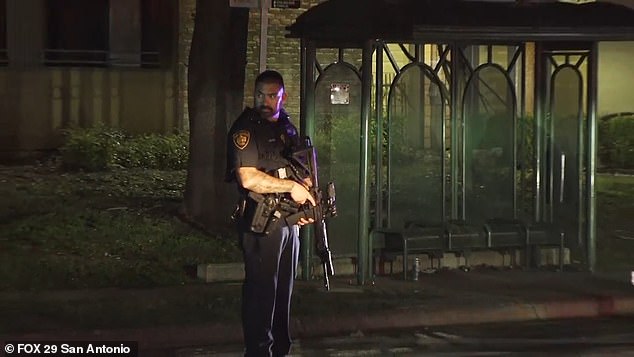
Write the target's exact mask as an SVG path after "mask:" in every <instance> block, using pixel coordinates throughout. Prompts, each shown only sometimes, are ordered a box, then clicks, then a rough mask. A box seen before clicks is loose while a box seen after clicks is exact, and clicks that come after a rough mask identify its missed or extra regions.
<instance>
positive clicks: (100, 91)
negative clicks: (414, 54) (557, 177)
mask: <svg viewBox="0 0 634 357" xmlns="http://www.w3.org/2000/svg"><path fill="white" fill-rule="evenodd" d="M214 1H220V0H214ZM227 1H228V0H227ZM322 1H324V0H301V2H300V4H301V6H300V8H298V9H277V8H273V9H271V10H270V12H269V21H268V22H269V25H268V40H267V42H268V56H267V67H268V68H272V69H277V70H279V71H280V72H281V73H282V74H283V75H284V77H285V80H286V85H287V89H288V92H289V94H290V95H289V99H288V103H287V110H288V111H289V113H290V114H291V116H292V117H293V118H294V120H295V121H296V122H298V119H299V92H300V91H299V86H300V83H299V82H300V80H299V77H300V71H299V68H300V53H299V43H298V40H296V39H288V38H286V37H285V34H286V26H288V25H290V24H291V23H292V22H293V21H294V20H295V18H296V17H297V16H298V15H299V14H301V13H302V12H304V11H305V10H306V9H308V8H310V7H312V6H315V5H317V4H319V3H320V2H322ZM195 3H196V1H195V0H90V1H86V0H54V1H49V0H0V113H2V115H1V116H0V156H3V157H7V156H9V157H11V156H14V155H17V154H20V153H25V152H30V151H34V150H42V149H50V148H54V147H56V146H58V145H59V144H60V138H61V137H60V135H59V133H60V129H62V128H66V127H69V126H73V125H83V126H86V125H93V124H96V123H103V124H106V125H109V126H114V127H120V128H122V129H124V130H125V131H126V132H129V133H145V132H163V133H165V132H170V131H173V130H183V129H184V130H186V129H187V127H188V117H187V100H186V99H187V82H186V79H187V73H186V63H187V57H188V53H189V45H190V42H191V35H192V32H193V26H194V20H193V19H194V14H195ZM249 21H250V22H249V34H248V45H247V49H248V53H247V66H246V81H245V105H251V103H252V86H253V81H254V78H255V75H256V74H257V71H258V55H259V31H260V15H259V10H258V9H252V10H251V11H250V20H249ZM351 51H353V52H354V50H351ZM623 52H629V53H633V52H634V43H620V44H612V43H604V44H602V45H601V64H600V71H601V73H600V76H599V77H600V78H601V80H600V86H599V112H600V113H611V112H619V111H632V110H633V108H632V107H631V104H630V103H631V97H629V95H630V93H631V92H632V91H631V90H628V89H629V86H630V85H631V84H630V83H631V78H634V69H633V67H632V66H631V65H630V64H629V63H626V62H624V60H623V59H624V58H627V56H624V55H623V54H622V53H623ZM346 58H347V59H348V60H349V61H350V59H352V62H353V65H355V66H357V67H358V64H359V63H358V62H357V61H355V58H360V53H359V54H356V53H347V55H346ZM318 59H319V61H320V62H321V64H322V65H324V66H325V65H327V64H329V63H331V62H334V61H336V59H337V52H336V50H320V52H319V53H318Z"/></svg>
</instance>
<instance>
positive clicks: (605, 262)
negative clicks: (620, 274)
mask: <svg viewBox="0 0 634 357" xmlns="http://www.w3.org/2000/svg"><path fill="white" fill-rule="evenodd" d="M596 188H597V270H599V271H605V272H613V271H624V270H625V271H632V270H634V219H633V218H634V176H615V175H598V176H597V180H596Z"/></svg>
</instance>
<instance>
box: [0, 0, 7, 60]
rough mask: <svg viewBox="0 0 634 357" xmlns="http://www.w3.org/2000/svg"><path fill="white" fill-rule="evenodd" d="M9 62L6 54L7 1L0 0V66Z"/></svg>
mask: <svg viewBox="0 0 634 357" xmlns="http://www.w3.org/2000/svg"><path fill="white" fill-rule="evenodd" d="M8 62H9V57H8V55H7V2H6V0H0V66H6V65H7V63H8Z"/></svg>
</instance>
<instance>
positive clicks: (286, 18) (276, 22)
mask: <svg viewBox="0 0 634 357" xmlns="http://www.w3.org/2000/svg"><path fill="white" fill-rule="evenodd" d="M323 1H324V0H302V2H301V7H300V8H299V9H270V11H269V18H268V19H269V26H268V36H267V47H268V51H267V61H266V62H267V66H266V67H267V69H274V70H276V71H279V72H280V73H281V74H282V76H284V84H285V86H286V92H287V93H288V99H287V102H286V110H287V111H288V113H289V114H290V116H291V117H292V118H293V121H294V123H295V124H299V94H300V83H299V82H300V65H301V63H300V53H299V52H300V48H299V40H297V39H290V38H286V37H285V36H286V33H287V31H286V26H289V25H291V24H292V23H293V22H294V21H295V19H296V18H297V16H299V15H300V14H302V13H303V12H304V11H306V10H308V9H309V8H311V7H313V6H315V5H317V4H319V3H321V2H323ZM259 51H260V11H259V10H257V9H253V10H251V12H250V14H249V35H248V39H247V66H246V80H245V84H244V103H245V105H248V106H252V105H253V85H254V81H255V77H257V75H258V69H259V64H258V60H259V56H260V52H259Z"/></svg>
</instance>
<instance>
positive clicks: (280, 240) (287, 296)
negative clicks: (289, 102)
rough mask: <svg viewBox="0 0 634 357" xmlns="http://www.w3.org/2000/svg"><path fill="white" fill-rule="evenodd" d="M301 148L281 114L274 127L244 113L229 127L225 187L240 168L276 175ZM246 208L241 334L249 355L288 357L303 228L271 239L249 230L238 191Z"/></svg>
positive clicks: (280, 230) (274, 232)
mask: <svg viewBox="0 0 634 357" xmlns="http://www.w3.org/2000/svg"><path fill="white" fill-rule="evenodd" d="M297 142H298V133H297V129H296V128H295V126H293V124H292V123H291V122H290V120H289V118H288V115H286V113H285V112H284V111H280V115H279V118H278V120H277V121H276V122H270V121H268V120H266V119H263V118H261V117H260V115H259V114H258V113H257V112H256V111H255V110H253V109H251V108H246V109H245V110H244V111H243V112H242V114H241V115H240V116H239V117H238V119H237V120H236V121H235V122H234V124H233V126H232V127H231V129H230V131H229V134H228V140H227V172H226V174H227V181H235V175H236V173H235V172H236V170H237V169H238V168H239V167H255V168H257V169H258V170H261V171H263V172H266V173H269V174H271V173H273V172H275V171H276V170H277V169H278V168H281V167H284V166H286V165H287V164H288V162H287V160H286V159H285V158H284V155H285V153H286V152H288V151H289V150H292V149H293V147H294V146H295V145H297ZM238 190H239V191H240V196H241V198H242V199H243V202H246V208H245V209H244V214H243V215H242V219H240V220H239V221H238V233H239V236H240V244H241V247H242V252H243V257H244V269H245V279H244V283H243V287H242V328H243V333H244V342H245V345H246V355H247V356H250V355H253V356H262V355H264V356H268V355H270V354H271V353H272V355H274V356H280V355H286V354H288V353H289V351H290V346H291V337H290V331H289V317H290V302H291V294H292V291H293V280H294V278H295V275H296V274H295V273H296V269H297V262H298V258H299V226H297V225H293V226H290V227H289V226H287V225H284V224H282V223H281V224H278V225H276V226H275V227H274V228H272V229H271V230H270V231H269V232H268V234H264V233H253V232H252V231H251V230H250V229H249V224H248V222H249V220H250V217H249V215H250V214H251V211H252V209H251V208H252V207H253V206H254V205H255V202H253V200H251V199H249V198H247V195H248V191H247V190H246V189H244V188H242V187H241V186H240V185H238Z"/></svg>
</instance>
